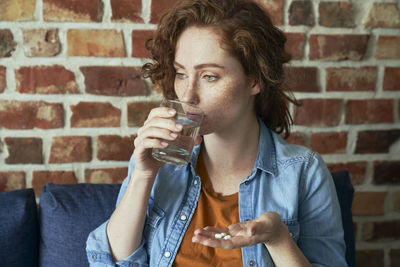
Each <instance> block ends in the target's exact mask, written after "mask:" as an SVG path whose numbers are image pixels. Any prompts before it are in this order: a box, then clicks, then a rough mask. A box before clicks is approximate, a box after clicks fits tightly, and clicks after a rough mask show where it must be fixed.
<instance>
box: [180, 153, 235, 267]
mask: <svg viewBox="0 0 400 267" xmlns="http://www.w3.org/2000/svg"><path fill="white" fill-rule="evenodd" d="M196 170H197V173H198V174H199V176H200V178H201V181H202V184H203V186H202V188H201V191H200V196H199V202H198V204H197V208H196V211H195V213H194V214H193V218H192V220H191V221H190V224H189V226H188V229H187V231H186V234H185V236H184V237H183V240H182V244H181V246H180V248H179V250H178V253H177V255H176V258H175V262H174V264H173V265H172V266H173V267H181V266H184V267H187V266H190V267H209V266H213V267H225V266H227V267H232V266H242V265H243V262H242V251H241V249H240V248H238V249H233V250H225V249H216V248H212V247H207V246H203V245H201V244H198V243H193V242H192V237H193V233H194V230H196V229H198V228H203V227H206V226H213V227H227V226H229V225H231V224H233V223H237V222H239V205H238V193H236V194H233V195H228V196H222V195H221V194H219V193H216V192H214V190H213V188H212V185H211V182H210V180H209V177H208V174H207V170H206V168H205V165H204V162H203V159H202V157H201V156H199V159H198V163H197V166H196Z"/></svg>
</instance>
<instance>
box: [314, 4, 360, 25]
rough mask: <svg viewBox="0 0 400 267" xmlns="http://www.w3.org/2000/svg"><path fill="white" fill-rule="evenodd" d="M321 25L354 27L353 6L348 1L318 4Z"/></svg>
mask: <svg viewBox="0 0 400 267" xmlns="http://www.w3.org/2000/svg"><path fill="white" fill-rule="evenodd" d="M318 12H319V25H321V26H324V27H331V28H333V27H339V28H354V27H355V24H354V17H353V6H352V4H351V3H347V2H321V3H319V6H318Z"/></svg>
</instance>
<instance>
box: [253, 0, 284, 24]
mask: <svg viewBox="0 0 400 267" xmlns="http://www.w3.org/2000/svg"><path fill="white" fill-rule="evenodd" d="M256 2H258V3H259V4H260V5H261V7H263V8H264V9H265V10H266V11H267V13H268V15H269V17H270V18H271V21H272V23H273V24H274V25H282V17H283V0H256Z"/></svg>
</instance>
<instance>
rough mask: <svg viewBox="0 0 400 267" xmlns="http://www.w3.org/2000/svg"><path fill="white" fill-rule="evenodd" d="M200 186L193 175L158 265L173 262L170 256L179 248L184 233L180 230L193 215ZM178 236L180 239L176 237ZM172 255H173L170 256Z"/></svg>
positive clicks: (183, 229) (184, 228)
mask: <svg viewBox="0 0 400 267" xmlns="http://www.w3.org/2000/svg"><path fill="white" fill-rule="evenodd" d="M200 188H201V180H200V177H199V176H198V175H197V174H196V175H195V176H194V177H193V182H192V183H191V185H190V186H189V188H188V191H189V192H188V194H187V195H188V197H187V198H186V199H184V202H185V203H184V205H183V207H182V209H181V210H180V213H179V214H180V215H178V217H179V218H178V220H176V221H175V223H174V226H173V230H172V233H171V235H170V237H169V238H167V242H166V245H165V247H164V253H163V257H161V261H160V262H159V265H158V266H171V265H172V263H173V260H172V258H175V256H176V253H177V251H178V249H179V245H178V242H181V241H182V238H183V236H184V234H183V233H182V232H186V229H187V227H188V225H189V218H191V216H193V213H194V210H195V209H194V207H196V203H197V201H198V199H199V195H200ZM177 236H179V238H180V239H178V238H177ZM172 256H174V257H172Z"/></svg>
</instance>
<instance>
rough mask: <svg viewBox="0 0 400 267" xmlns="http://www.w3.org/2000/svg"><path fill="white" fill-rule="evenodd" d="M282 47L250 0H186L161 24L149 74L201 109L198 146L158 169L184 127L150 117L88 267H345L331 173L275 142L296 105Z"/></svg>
mask: <svg viewBox="0 0 400 267" xmlns="http://www.w3.org/2000/svg"><path fill="white" fill-rule="evenodd" d="M285 41H286V39H285V37H284V35H283V33H282V32H281V31H280V30H279V29H277V28H275V27H274V26H273V25H272V24H271V21H270V19H269V18H268V16H267V15H266V14H265V12H264V11H263V10H262V9H261V8H260V7H259V6H258V5H257V4H255V3H253V2H252V1H248V0H184V1H182V2H180V3H179V4H178V5H177V6H175V7H174V8H173V9H171V10H170V11H169V12H167V13H166V14H165V15H164V16H163V17H162V18H161V21H160V24H159V26H158V29H157V32H156V36H155V38H154V40H153V41H152V43H150V48H151V51H152V55H153V59H154V62H153V63H149V64H146V65H145V66H144V68H143V69H144V72H145V74H146V76H147V77H150V78H151V79H152V81H153V83H154V84H155V86H157V87H159V88H161V89H162V90H163V93H164V96H165V97H167V98H178V99H179V100H181V101H185V102H190V103H192V104H194V105H196V106H198V107H200V108H201V109H202V110H203V111H204V114H205V117H204V119H203V123H202V124H201V129H200V135H201V136H202V138H198V140H197V146H196V147H195V149H194V152H193V154H192V157H191V161H190V163H189V164H188V165H186V166H173V165H170V164H163V163H162V162H159V161H156V160H155V159H154V158H152V157H151V149H152V148H165V147H166V146H167V145H168V144H167V142H165V140H174V139H175V138H176V136H177V134H179V132H180V130H181V129H182V126H181V125H179V124H177V123H175V122H174V121H173V120H171V118H172V117H173V116H174V114H175V112H176V111H175V110H171V109H168V108H165V107H159V108H155V109H153V110H152V111H151V112H150V114H149V116H148V118H147V120H146V122H145V123H144V125H143V127H141V128H140V129H139V130H138V134H137V138H136V139H135V151H134V153H133V156H132V158H131V161H130V164H129V172H128V177H127V178H126V179H125V180H124V182H123V184H122V187H121V191H120V194H119V197H118V201H117V207H116V209H115V211H114V213H113V214H112V216H111V218H110V220H109V221H107V222H105V223H104V224H103V225H101V226H100V227H99V228H97V229H96V230H95V231H93V232H92V233H91V234H90V236H89V238H88V242H87V252H88V258H89V261H90V263H91V265H92V266H106V265H108V266H116V265H118V266H188V265H192V266H242V265H243V266H274V265H276V266H311V264H312V265H314V266H327V265H331V266H346V263H345V260H344V254H345V244H344V241H343V230H342V225H341V219H340V209H339V205H338V201H337V197H336V192H335V188H334V184H333V181H332V178H331V176H330V174H329V171H328V170H327V168H326V166H325V164H324V163H323V161H322V159H321V158H320V157H319V156H318V155H316V154H315V153H313V152H312V151H310V150H308V149H306V148H303V147H300V146H293V145H288V144H287V143H286V142H285V141H284V140H283V139H282V138H281V137H280V135H279V133H283V134H284V135H285V136H287V135H288V134H289V126H290V123H291V117H290V114H289V111H288V108H287V106H286V102H287V101H291V102H294V100H292V99H291V98H289V97H287V96H286V95H285V94H284V93H283V91H282V88H281V85H282V81H283V69H282V65H283V64H284V63H286V62H288V60H289V56H288V55H287V54H286V53H285V51H284V43H285ZM220 233H224V235H229V237H230V238H229V237H228V238H219V237H220V236H218V234H220ZM216 234H217V235H216Z"/></svg>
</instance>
